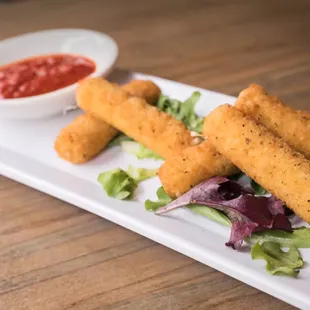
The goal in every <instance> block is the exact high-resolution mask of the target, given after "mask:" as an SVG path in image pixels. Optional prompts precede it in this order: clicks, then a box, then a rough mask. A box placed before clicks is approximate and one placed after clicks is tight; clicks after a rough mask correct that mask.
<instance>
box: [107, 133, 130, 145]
mask: <svg viewBox="0 0 310 310" xmlns="http://www.w3.org/2000/svg"><path fill="white" fill-rule="evenodd" d="M123 141H133V139H132V138H130V137H128V136H126V135H125V134H123V133H119V134H118V135H117V136H116V137H115V138H114V139H113V140H112V141H111V142H110V143H109V144H108V147H111V146H116V145H120V144H121V142H123Z"/></svg>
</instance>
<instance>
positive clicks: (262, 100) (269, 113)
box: [236, 84, 310, 159]
mask: <svg viewBox="0 0 310 310" xmlns="http://www.w3.org/2000/svg"><path fill="white" fill-rule="evenodd" d="M236 107H237V108H238V109H240V110H242V111H243V112H244V113H245V114H248V115H250V116H251V117H253V118H254V119H256V120H257V121H258V122H259V123H261V124H262V125H264V126H265V127H266V128H268V129H269V130H270V131H272V132H273V133H274V134H275V135H277V136H279V137H281V138H283V139H284V140H285V141H286V142H287V143H288V144H289V145H290V146H291V147H293V148H294V149H296V150H297V151H298V152H300V153H302V154H304V155H305V156H306V157H307V158H308V159H310V143H309V141H310V116H309V113H308V112H305V111H298V110H294V109H292V108H291V107H289V106H287V105H285V104H284V103H283V102H282V101H281V100H280V99H279V98H277V97H274V96H270V95H268V94H267V93H266V91H265V90H264V88H263V87H261V86H259V85H256V84H252V85H250V86H249V87H248V88H246V89H245V90H243V91H242V92H241V93H240V94H239V97H238V99H237V102H236Z"/></svg>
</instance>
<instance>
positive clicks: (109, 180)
mask: <svg viewBox="0 0 310 310" xmlns="http://www.w3.org/2000/svg"><path fill="white" fill-rule="evenodd" d="M97 180H98V182H99V183H101V184H102V187H103V189H104V190H105V191H106V193H107V195H108V196H110V197H114V198H116V199H121V200H122V199H126V198H130V197H131V196H132V193H133V192H134V190H135V189H136V187H137V183H136V182H135V180H134V179H132V178H131V177H130V176H129V175H128V174H127V173H126V172H125V171H123V170H121V169H119V168H117V169H113V170H110V171H106V172H102V173H100V174H99V176H98V179H97Z"/></svg>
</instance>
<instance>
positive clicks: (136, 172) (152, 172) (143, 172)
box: [127, 165, 158, 182]
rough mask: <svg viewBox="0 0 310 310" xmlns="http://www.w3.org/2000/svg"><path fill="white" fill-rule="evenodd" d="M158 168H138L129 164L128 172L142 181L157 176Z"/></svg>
mask: <svg viewBox="0 0 310 310" xmlns="http://www.w3.org/2000/svg"><path fill="white" fill-rule="evenodd" d="M157 170H158V169H145V168H136V167H133V166H131V165H129V166H128V170H127V174H128V175H129V176H130V177H131V178H132V179H134V180H135V181H136V182H141V181H144V180H146V179H149V178H152V177H155V176H156V174H157Z"/></svg>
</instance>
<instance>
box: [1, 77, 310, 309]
mask: <svg viewBox="0 0 310 310" xmlns="http://www.w3.org/2000/svg"><path fill="white" fill-rule="evenodd" d="M111 79H112V80H114V81H117V82H119V83H123V82H126V81H128V80H130V79H151V80H153V81H154V82H155V83H156V84H157V85H159V87H160V88H161V89H162V92H163V93H164V94H166V95H168V96H171V97H175V98H177V99H181V100H182V99H185V98H187V97H188V96H190V94H191V93H192V92H193V91H195V90H199V91H200V92H201V93H202V98H201V100H200V101H199V103H198V104H197V107H196V112H197V113H198V114H199V115H206V114H207V113H209V112H210V111H211V110H212V109H213V108H215V107H216V106H218V105H220V104H223V103H234V101H235V98H234V97H231V96H227V95H224V94H219V93H215V92H212V91H208V90H204V89H199V88H196V87H192V86H188V85H184V84H180V83H176V82H172V81H168V80H165V79H161V78H158V77H153V76H148V75H144V74H139V73H126V72H121V71H119V72H114V73H113V74H112V76H111ZM79 113H81V112H80V111H75V112H70V113H69V114H67V115H61V116H57V117H54V118H50V119H46V120H42V121H3V120H2V121H1V122H0V173H1V174H3V175H4V176H7V177H9V178H11V179H14V180H16V181H18V182H21V183H24V184H26V185H28V186H31V187H33V188H36V189H38V190H40V191H42V192H45V193H48V194H50V195H52V196H55V197H57V198H59V199H62V200H65V201H67V202H69V203H71V204H73V205H75V206H77V207H80V208H83V209H85V210H87V211H89V212H92V213H94V214H97V215H98V216H101V217H104V218H106V219H108V220H110V221H113V222H115V223H117V224H119V225H121V226H124V227H126V228H128V229H130V230H133V231H135V232H137V233H139V234H141V235H143V236H145V237H147V238H150V239H153V240H155V241H157V242H159V243H161V244H163V245H165V246H167V247H169V248H172V249H174V250H176V251H178V252H180V253H182V254H184V255H187V256H189V257H192V258H193V259H195V260H197V261H200V262H202V263H204V264H206V265H209V266H211V267H213V268H215V269H217V270H219V271H221V272H224V273H226V274H228V275H230V276H232V277H234V278H236V279H239V280H241V281H243V282H245V283H247V284H249V285H251V286H253V287H256V288H257V289H259V290H262V291H264V292H266V293H268V294H270V295H273V296H275V297H277V298H279V299H282V300H283V301H286V302H287V303H290V304H292V305H294V306H297V307H299V308H302V309H310V298H309V293H310V268H309V267H307V268H305V269H304V270H302V272H301V273H300V276H299V277H298V279H292V278H288V277H279V276H270V275H268V274H267V273H266V272H265V267H264V265H265V263H264V262H263V261H252V260H251V257H250V254H249V251H242V252H237V251H233V250H232V249H231V248H228V247H226V246H225V242H226V241H227V240H228V238H229V233H230V230H229V228H227V227H223V226H221V225H219V224H217V223H214V222H212V221H210V220H208V219H206V218H203V217H201V216H198V215H195V214H193V213H191V212H190V211H188V210H177V211H174V212H173V213H171V214H169V215H167V216H155V215H154V214H153V213H150V212H147V211H145V209H144V204H143V203H144V201H145V199H147V198H150V199H155V197H156V195H155V192H156V189H157V188H158V187H159V186H160V182H159V180H158V179H157V178H153V179H150V180H147V181H145V182H143V183H141V184H140V185H139V188H138V190H137V194H136V197H135V200H134V201H118V200H115V199H112V198H109V197H107V196H106V194H105V193H104V191H103V190H102V188H101V187H100V185H99V184H98V183H97V181H96V179H97V176H98V174H99V173H100V172H102V171H105V170H108V169H112V168H116V167H121V168H127V167H128V165H129V164H132V165H134V166H137V167H158V166H159V165H160V164H161V162H160V161H152V160H137V159H136V158H135V157H134V156H132V155H129V154H125V153H122V152H121V151H120V149H119V147H114V148H111V149H108V150H106V151H105V152H103V154H101V155H100V156H99V157H97V158H96V159H94V160H92V161H91V162H89V163H87V164H84V165H79V166H74V165H71V164H69V163H67V162H65V161H63V160H61V159H60V158H58V157H57V155H56V153H55V151H54V149H53V144H54V140H55V137H56V136H57V134H58V132H59V130H60V129H61V128H62V127H64V126H65V125H66V124H68V123H69V122H70V120H72V119H73V118H74V117H75V116H76V115H78V114H79ZM302 255H303V257H304V259H305V261H310V250H303V251H302Z"/></svg>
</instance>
